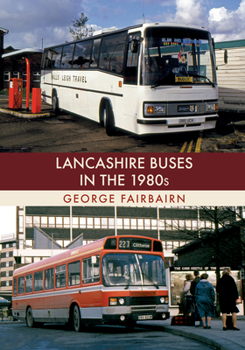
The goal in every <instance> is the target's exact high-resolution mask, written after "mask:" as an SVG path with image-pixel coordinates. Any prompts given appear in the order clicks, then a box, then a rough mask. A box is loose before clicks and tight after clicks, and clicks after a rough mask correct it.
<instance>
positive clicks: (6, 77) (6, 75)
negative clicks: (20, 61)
mask: <svg viewBox="0 0 245 350" xmlns="http://www.w3.org/2000/svg"><path fill="white" fill-rule="evenodd" d="M9 79H10V72H4V75H3V80H4V81H9Z"/></svg>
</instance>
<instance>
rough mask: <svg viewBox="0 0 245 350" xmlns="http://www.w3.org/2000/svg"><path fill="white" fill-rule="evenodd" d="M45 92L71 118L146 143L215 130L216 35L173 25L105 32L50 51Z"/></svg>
mask: <svg viewBox="0 0 245 350" xmlns="http://www.w3.org/2000/svg"><path fill="white" fill-rule="evenodd" d="M41 90H42V97H43V99H44V101H46V102H47V103H49V104H52V108H53V111H54V112H55V113H57V112H58V110H59V109H63V110H66V111H68V112H71V113H75V114H77V115H80V116H83V117H87V118H89V119H91V120H93V121H96V122H99V123H100V124H101V125H102V126H105V128H106V132H107V134H108V135H113V134H115V130H116V128H120V129H123V130H126V131H128V132H132V133H135V134H138V135H144V134H158V133H170V132H184V131H196V130H204V129H212V128H215V125H216V121H217V118H218V88H217V82H216V69H215V59H214V50H213V44H212V39H211V35H210V33H209V32H208V31H206V30H204V29H203V28H199V27H193V26H191V27H188V26H186V25H176V24H175V25H174V24H166V23H153V24H142V25H138V26H135V27H130V28H126V29H121V30H116V31H107V32H106V31H103V30H102V31H101V32H100V33H98V32H97V33H95V35H93V37H89V38H86V39H83V40H80V41H76V42H71V43H65V44H63V45H57V46H54V47H50V48H46V49H45V50H44V54H43V59H42V65H41Z"/></svg>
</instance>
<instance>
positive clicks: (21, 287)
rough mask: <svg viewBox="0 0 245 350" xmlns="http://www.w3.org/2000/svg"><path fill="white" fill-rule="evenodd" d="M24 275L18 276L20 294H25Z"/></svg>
mask: <svg viewBox="0 0 245 350" xmlns="http://www.w3.org/2000/svg"><path fill="white" fill-rule="evenodd" d="M24 280H25V278H24V277H19V278H18V294H23V293H24Z"/></svg>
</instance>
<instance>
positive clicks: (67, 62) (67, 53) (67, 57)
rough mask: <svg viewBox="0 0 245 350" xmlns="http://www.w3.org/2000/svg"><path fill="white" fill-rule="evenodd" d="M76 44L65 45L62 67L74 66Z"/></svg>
mask: <svg viewBox="0 0 245 350" xmlns="http://www.w3.org/2000/svg"><path fill="white" fill-rule="evenodd" d="M74 46H75V44H71V45H66V46H64V47H63V52H62V58H61V66H60V68H61V69H65V68H72V58H73V52H74Z"/></svg>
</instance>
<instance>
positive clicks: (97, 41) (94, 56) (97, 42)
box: [90, 39, 101, 68]
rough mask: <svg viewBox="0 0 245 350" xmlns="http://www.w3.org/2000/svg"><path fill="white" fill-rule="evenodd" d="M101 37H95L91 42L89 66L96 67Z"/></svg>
mask: <svg viewBox="0 0 245 350" xmlns="http://www.w3.org/2000/svg"><path fill="white" fill-rule="evenodd" d="M100 43H101V39H95V40H94V42H93V49H92V56H91V63H90V67H91V68H97V67H98V64H99V53H100Z"/></svg>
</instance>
